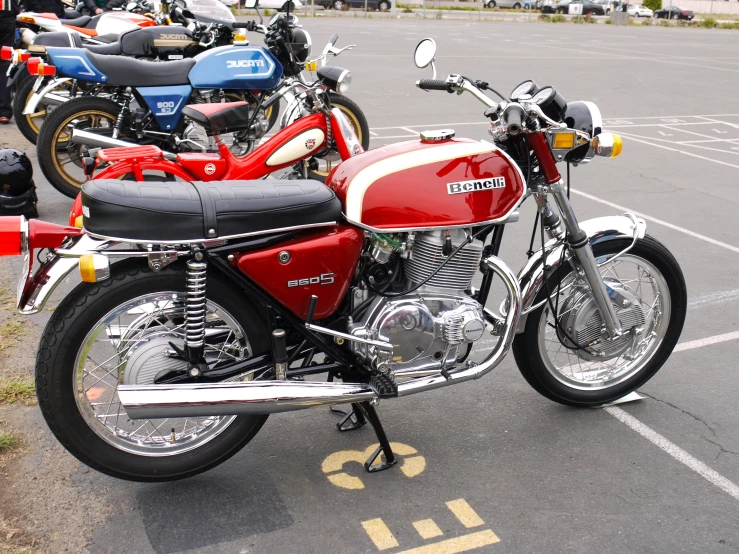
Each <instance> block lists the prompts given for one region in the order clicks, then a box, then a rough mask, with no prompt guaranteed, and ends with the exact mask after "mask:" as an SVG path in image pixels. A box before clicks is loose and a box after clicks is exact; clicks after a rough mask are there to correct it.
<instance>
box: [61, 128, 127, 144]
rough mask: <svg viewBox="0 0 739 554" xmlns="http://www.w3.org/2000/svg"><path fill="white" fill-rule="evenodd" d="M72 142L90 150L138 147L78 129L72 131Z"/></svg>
mask: <svg viewBox="0 0 739 554" xmlns="http://www.w3.org/2000/svg"><path fill="white" fill-rule="evenodd" d="M72 142H73V143H74V144H83V145H85V146H89V147H91V148H133V147H134V146H139V145H138V144H136V143H135V142H127V141H124V140H119V139H114V138H113V137H106V136H103V135H98V134H97V133H90V132H89V131H82V130H80V129H72Z"/></svg>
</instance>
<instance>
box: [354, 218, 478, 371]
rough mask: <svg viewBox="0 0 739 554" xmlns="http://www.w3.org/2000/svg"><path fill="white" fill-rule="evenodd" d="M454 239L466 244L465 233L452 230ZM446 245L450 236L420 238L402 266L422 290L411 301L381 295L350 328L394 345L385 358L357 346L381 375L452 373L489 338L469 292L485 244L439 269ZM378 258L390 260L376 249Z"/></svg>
mask: <svg viewBox="0 0 739 554" xmlns="http://www.w3.org/2000/svg"><path fill="white" fill-rule="evenodd" d="M449 238H450V239H451V241H452V243H453V244H455V243H456V244H457V245H458V244H460V243H461V242H462V241H463V240H464V239H465V234H464V231H462V230H453V231H450V234H449ZM446 241H447V237H446V232H445V231H429V232H424V233H418V234H416V236H415V238H414V240H413V245H412V250H410V251H409V252H408V253H407V254H410V255H409V256H408V257H404V258H403V259H402V264H403V269H404V271H405V275H406V277H407V279H408V281H409V284H410V285H412V286H416V285H418V284H420V283H424V284H423V286H421V287H420V288H419V289H418V290H416V291H414V292H412V293H409V294H408V295H407V296H400V297H384V296H381V295H378V296H377V297H376V298H375V300H374V301H373V302H372V304H371V306H370V307H369V309H367V311H366V312H365V314H364V316H362V319H361V320H358V321H355V322H353V323H352V324H350V326H349V331H350V333H351V334H352V335H355V336H357V337H361V338H367V339H373V340H382V341H386V342H389V343H391V344H392V345H393V353H392V356H390V357H383V356H382V354H381V353H380V352H378V351H377V350H376V349H375V348H374V347H372V346H368V345H366V344H361V343H352V349H353V350H354V352H355V353H357V354H358V355H359V356H361V357H362V358H364V359H365V360H367V361H368V362H369V363H370V364H371V365H372V366H373V367H374V368H375V369H377V370H379V371H380V372H382V373H384V372H386V371H388V370H389V371H392V372H393V373H395V375H398V376H402V375H403V373H407V372H414V371H419V370H441V369H447V368H451V367H453V366H454V365H455V364H456V363H457V360H458V359H460V358H462V357H463V356H464V355H465V354H466V352H467V349H468V345H470V344H471V343H473V342H475V341H476V340H479V339H480V338H482V336H483V334H484V331H485V320H484V318H483V309H482V306H481V305H480V304H479V303H478V302H477V301H475V300H474V299H472V298H470V297H469V296H468V295H467V294H466V293H465V290H468V289H469V288H470V285H471V283H472V278H473V276H474V274H475V271H477V269H478V267H479V265H480V260H481V258H482V249H483V245H482V243H481V242H480V241H472V242H471V243H470V244H468V245H466V246H464V247H463V248H462V249H461V250H460V251H459V252H458V253H457V254H456V255H455V256H454V257H452V259H451V260H449V261H448V262H447V263H446V265H444V267H442V268H441V269H440V270H439V266H440V265H441V263H442V262H444V261H445V260H446V259H447V256H446V255H445V253H444V244H445V242H446ZM395 255H397V254H394V255H393V256H395ZM374 259H375V260H378V261H381V260H385V262H386V263H387V262H388V261H389V260H390V257H389V256H384V255H383V254H382V253H381V252H380V251H379V250H377V248H376V249H375V254H374ZM437 270H438V272H437ZM434 272H436V273H434Z"/></svg>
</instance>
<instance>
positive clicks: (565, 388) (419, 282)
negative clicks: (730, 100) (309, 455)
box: [0, 39, 687, 481]
mask: <svg viewBox="0 0 739 554" xmlns="http://www.w3.org/2000/svg"><path fill="white" fill-rule="evenodd" d="M434 55H435V44H434V43H433V41H432V40H430V39H426V40H424V41H423V42H422V43H421V44H419V46H418V48H417V49H416V56H415V57H416V65H418V66H419V67H425V66H428V65H429V64H431V65H432V67H433V60H434ZM434 71H435V70H434ZM417 85H418V86H419V87H420V88H421V89H423V90H427V91H429V90H438V91H444V92H455V93H458V94H461V93H469V94H471V95H472V96H474V97H475V98H476V99H477V100H479V101H480V102H481V103H482V104H483V105H484V106H485V113H484V115H485V117H486V118H487V119H489V122H490V127H489V130H490V133H491V134H492V137H493V141H492V142H485V141H475V140H469V139H462V138H456V137H455V134H454V132H453V131H451V130H437V131H429V132H423V133H421V136H420V138H419V139H418V140H410V141H406V142H401V143H398V144H393V145H389V146H384V147H381V148H377V149H375V150H371V151H368V152H365V153H361V154H359V155H357V156H353V157H351V158H349V159H347V160H345V161H344V162H342V163H341V164H340V165H338V166H337V167H336V168H335V169H334V170H333V171H332V173H331V174H330V175H329V178H328V179H327V181H326V184H325V185H324V184H322V183H320V182H316V181H311V180H289V181H275V180H253V181H212V182H206V183H203V182H200V181H194V182H177V183H172V182H166V181H165V182H154V183H151V182H122V181H119V180H113V179H105V180H93V181H89V182H88V183H85V185H84V187H83V189H82V202H83V224H84V230H83V229H77V228H74V227H63V226H59V225H54V224H50V223H44V222H40V221H31V222H26V221H25V220H24V219H22V218H20V217H18V218H4V219H2V220H0V244H2V245H3V252H2V253H3V254H5V255H10V254H16V255H17V254H23V255H24V256H25V260H26V271H25V273H24V275H23V278H22V282H21V293H20V297H19V303H18V307H19V310H20V311H21V312H22V313H33V312H35V311H38V310H40V309H41V308H42V307H43V305H44V302H45V301H46V299H47V298H48V295H49V293H50V292H51V291H52V290H53V289H54V287H55V286H56V285H57V284H58V283H59V282H60V281H61V280H62V279H64V278H65V276H66V275H68V274H69V272H70V271H72V270H73V269H75V268H78V269H79V271H80V275H81V277H82V279H83V281H84V282H83V283H81V284H80V285H79V286H77V287H76V288H75V289H74V290H73V291H72V292H71V293H69V294H68V295H67V296H66V298H65V299H64V300H63V301H62V302H61V303H60V304H59V306H58V307H57V308H56V309H55V310H54V312H53V314H52V316H51V319H50V321H49V323H48V325H47V327H46V329H45V331H44V333H43V336H42V339H41V343H40V346H39V353H38V357H37V365H36V384H37V394H38V400H39V406H40V408H41V411H42V413H43V415H44V417H45V419H46V421H47V423H48V424H49V427H50V428H51V430H52V432H53V433H54V434H55V435H56V436H57V438H58V439H59V440H60V442H61V443H62V444H63V445H64V446H65V448H67V449H68V450H69V451H70V452H71V453H72V454H74V455H75V456H76V457H77V458H78V459H79V460H81V461H82V462H83V463H85V464H88V465H89V466H91V467H93V468H95V469H97V470H98V471H101V472H104V473H107V474H108V475H112V476H115V477H118V478H122V479H130V480H138V481H165V480H172V479H180V478H184V477H188V476H191V475H195V474H197V473H200V472H203V471H206V470H208V469H210V468H212V467H214V466H216V465H217V464H219V463H221V462H223V461H224V460H226V459H228V458H229V457H230V456H232V455H233V454H234V453H236V452H237V451H238V450H239V449H241V448H242V447H243V446H245V445H246V444H247V443H248V442H249V441H250V440H251V439H252V438H253V437H254V436H255V435H256V433H257V432H258V431H259V430H260V428H261V427H262V425H263V424H264V421H265V419H266V418H267V416H268V415H269V414H272V413H278V412H285V411H290V410H299V409H304V408H309V407H316V406H332V405H337V404H345V403H351V404H352V407H353V417H352V418H351V419H347V420H346V421H345V422H344V424H345V427H344V428H356V427H359V426H361V425H363V424H364V423H366V422H367V421H369V423H370V424H371V425H372V427H373V428H374V430H375V431H376V433H377V436H378V439H379V442H380V446H379V448H378V449H377V451H375V453H374V454H373V455H372V456H371V457H370V459H369V460H367V463H366V464H365V467H366V468H367V470H368V471H378V470H381V469H387V468H389V467H391V466H392V465H393V464H395V463H396V461H397V460H396V457H395V455H394V453H393V450H392V446H391V443H390V442H389V441H388V439H387V437H386V435H385V433H384V431H383V428H382V425H381V422H380V419H379V417H378V414H377V411H376V408H375V406H376V404H377V403H378V402H382V401H384V399H392V398H396V397H404V396H407V395H410V394H416V393H421V392H425V391H429V390H434V389H438V388H441V387H446V386H449V385H454V384H458V383H463V382H466V381H469V380H472V379H477V378H480V377H483V376H484V375H486V374H488V373H490V372H491V371H492V370H493V369H494V368H495V367H497V366H498V364H500V362H501V360H502V359H503V358H504V357H505V355H506V354H507V353H508V352H509V351H510V350H513V353H514V357H515V360H516V363H517V365H518V367H519V369H520V371H521V373H522V374H523V375H524V377H525V378H526V380H527V381H528V382H529V383H530V384H531V385H532V387H533V388H534V389H536V390H537V391H538V392H539V393H541V394H542V395H544V396H545V397H547V398H549V399H551V400H553V401H555V402H560V403H562V404H567V405H571V406H597V405H602V404H604V403H607V402H611V401H614V400H616V399H618V398H621V397H623V396H624V395H626V394H628V393H629V392H631V391H633V390H635V389H636V388H638V387H640V386H642V385H643V384H644V383H645V382H646V381H648V380H649V379H650V378H651V377H652V376H653V375H654V374H655V373H656V372H657V371H658V370H659V368H660V367H661V366H662V365H663V364H664V363H665V361H666V360H667V358H668V357H669V355H670V353H671V352H672V350H673V348H674V347H675V345H676V343H677V340H678V338H679V336H680V333H681V330H682V326H683V322H684V319H685V314H686V305H687V298H686V289H685V282H684V279H683V275H682V271H681V269H680V266H679V264H678V263H677V261H676V260H675V258H674V257H673V256H672V254H670V252H669V251H668V250H667V248H665V247H664V246H663V245H662V244H660V243H659V242H658V241H657V240H655V239H654V238H652V237H650V236H648V235H646V224H645V222H644V221H643V220H642V219H640V218H638V217H636V216H635V215H633V214H624V215H619V216H610V217H600V218H595V219H590V220H587V221H582V222H580V221H579V220H578V218H577V216H576V215H575V211H574V208H573V205H572V203H571V202H570V199H569V197H568V194H567V189H568V183H567V182H565V180H564V179H563V177H562V175H561V173H560V170H559V168H558V166H557V163H558V162H563V163H567V164H575V165H580V164H583V163H587V162H589V161H591V160H592V159H593V158H594V157H595V156H602V157H613V156H616V155H618V154H619V153H620V150H621V142H620V138H619V137H618V136H617V135H613V134H611V133H608V132H604V131H603V129H602V118H601V116H600V111H599V110H598V108H597V107H596V106H595V105H594V104H593V103H591V102H566V101H565V100H564V98H563V97H562V95H561V94H560V93H559V92H558V91H557V90H556V89H555V88H553V87H551V86H547V87H542V88H540V87H539V86H537V85H536V83H534V82H533V81H526V82H524V83H522V84H521V85H519V86H518V87H516V88H515V89H514V91H513V92H512V93H511V95H510V97H509V98H507V99H502V101H500V102H497V101H494V100H493V99H491V98H490V97H488V96H487V95H486V94H485V92H484V91H485V90H492V89H491V87H490V86H489V85H488V84H487V83H485V82H484V81H478V80H471V79H469V78H467V77H465V76H462V75H457V74H452V75H449V76H448V77H447V78H446V79H444V80H436V79H422V80H420V81H418V83H417ZM529 197H532V198H533V199H534V200H535V202H536V205H537V213H538V216H537V222H536V223H538V236H539V238H540V239H541V243H542V244H541V248H540V249H539V250H537V251H535V252H531V254H530V257H529V259H528V261H527V263H526V264H525V266H524V267H523V268H522V269H521V271H520V272H519V273H518V274H517V275H516V274H515V273H514V272H513V271H511V269H510V268H509V267H508V266H507V265H506V264H505V262H503V260H501V259H500V258H499V250H500V246H501V242H502V239H503V232H504V229H505V227H506V225H509V224H512V223H514V222H516V221H517V220H518V219H519V216H518V209H519V207H520V205H521V203H522V202H523V201H524V200H525V199H527V198H529ZM557 212H558V213H557ZM536 230H537V228H536V227H535V231H536ZM40 248H45V249H47V254H46V256H45V258H44V257H42V258H41V259H42V260H44V261H43V262H42V264H41V266H40V267H39V269H38V270H37V271H36V273H35V274H34V275H32V273H31V271H30V269H31V264H32V262H33V260H34V259H35V255H34V250H37V249H40ZM115 260H120V261H117V262H116V263H111V262H113V261H115ZM478 271H480V273H481V280H480V284H479V286H473V284H472V283H473V279H475V277H476V276H477V272H478ZM493 284H495V290H496V291H497V290H498V289H502V293H501V297H500V298H493V294H491V291H493ZM495 296H497V293H496V294H495ZM492 306H500V307H499V308H498V309H497V310H496V309H494V308H493V307H492ZM491 336H492V337H493V338H497V342H496V343H495V345H494V346H493V348H492V349H488V348H481V350H480V351H477V347H480V346H481V344H482V339H483V337H491ZM487 342H488V341H485V344H486V345H487ZM473 360H475V361H473ZM310 375H313V376H316V375H323V376H324V377H325V378H327V381H324V382H320V381H316V380H304V377H306V376H310ZM339 379H340V380H341V382H338V380H339ZM442 398H443V397H436V402H439V401H442Z"/></svg>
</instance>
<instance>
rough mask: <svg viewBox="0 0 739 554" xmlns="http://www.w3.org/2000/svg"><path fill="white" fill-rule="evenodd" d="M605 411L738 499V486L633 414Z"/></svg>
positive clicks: (610, 409) (619, 409) (612, 407)
mask: <svg viewBox="0 0 739 554" xmlns="http://www.w3.org/2000/svg"><path fill="white" fill-rule="evenodd" d="M604 409H605V411H606V412H608V413H609V414H611V415H612V416H613V417H615V418H616V419H617V420H619V421H620V422H621V423H624V424H626V425H627V426H629V427H630V428H631V429H633V430H634V431H636V432H637V433H639V434H640V435H641V436H642V437H644V438H645V439H647V440H648V441H650V442H651V443H653V444H654V445H656V446H658V447H659V448H661V449H662V450H664V451H665V452H667V453H668V454H669V455H670V456H672V457H673V458H675V459H676V460H677V461H678V462H680V463H681V464H683V465H685V466H686V467H688V468H690V469H691V470H693V471H694V472H696V473H697V474H698V475H700V476H701V477H703V478H704V479H706V480H707V481H708V482H709V483H711V484H713V485H716V486H717V487H718V488H720V489H721V490H722V491H724V492H725V493H727V494H729V495H731V496H732V497H733V498H734V499H735V500H739V486H737V485H736V484H734V483H733V482H731V481H729V480H728V479H727V478H726V477H724V476H723V475H721V474H720V473H718V472H716V471H715V470H713V469H711V468H710V467H708V466H707V465H706V464H704V463H703V462H701V461H700V460H698V459H697V458H695V457H693V456H691V455H690V454H688V453H687V452H686V451H685V450H683V449H682V448H680V447H679V446H677V445H676V444H674V443H672V442H670V441H669V440H667V439H666V438H665V437H663V436H662V435H660V434H659V433H657V431H655V430H654V429H652V428H650V427H647V426H646V425H644V424H643V423H642V422H641V421H639V420H638V419H636V418H635V417H634V416H632V415H630V414H628V413H626V412H625V411H624V410H622V409H621V408H617V407H615V406H611V407H608V408H604Z"/></svg>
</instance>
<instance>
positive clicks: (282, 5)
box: [221, 0, 318, 12]
mask: <svg viewBox="0 0 739 554" xmlns="http://www.w3.org/2000/svg"><path fill="white" fill-rule="evenodd" d="M221 1H223V0H221ZM316 3H318V2H316ZM288 4H289V5H290V11H293V10H297V9H299V8H302V7H303V3H302V2H301V1H300V0H259V7H260V8H269V9H270V10H277V11H278V12H284V11H286V10H287V6H288Z"/></svg>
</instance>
